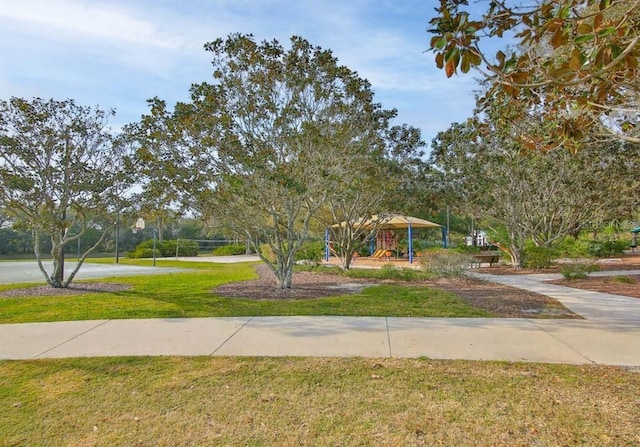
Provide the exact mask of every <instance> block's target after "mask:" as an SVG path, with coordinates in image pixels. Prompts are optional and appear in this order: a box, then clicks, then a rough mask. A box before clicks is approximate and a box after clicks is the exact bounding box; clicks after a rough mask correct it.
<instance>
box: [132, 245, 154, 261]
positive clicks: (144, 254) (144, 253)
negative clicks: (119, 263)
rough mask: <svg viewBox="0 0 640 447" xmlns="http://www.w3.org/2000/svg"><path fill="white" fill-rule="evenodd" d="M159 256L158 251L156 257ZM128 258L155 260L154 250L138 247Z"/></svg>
mask: <svg viewBox="0 0 640 447" xmlns="http://www.w3.org/2000/svg"><path fill="white" fill-rule="evenodd" d="M157 255H158V250H157V249H156V256H157ZM127 258H133V259H139V258H153V248H146V247H140V246H138V247H136V249H135V250H134V251H130V252H128V253H127Z"/></svg>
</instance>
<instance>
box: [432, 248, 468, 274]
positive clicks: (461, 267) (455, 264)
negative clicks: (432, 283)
mask: <svg viewBox="0 0 640 447" xmlns="http://www.w3.org/2000/svg"><path fill="white" fill-rule="evenodd" d="M471 260H472V256H471V255H469V254H466V253H458V252H456V251H452V250H441V251H438V252H433V253H431V254H430V255H429V256H428V257H426V258H424V259H422V261H421V262H422V268H423V270H424V271H426V272H427V273H429V274H431V275H433V276H435V277H437V278H460V277H463V276H464V275H465V274H466V272H467V270H468V269H469V266H470V265H471Z"/></svg>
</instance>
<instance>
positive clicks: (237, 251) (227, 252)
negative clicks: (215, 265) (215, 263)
mask: <svg viewBox="0 0 640 447" xmlns="http://www.w3.org/2000/svg"><path fill="white" fill-rule="evenodd" d="M246 252H247V247H246V245H244V244H229V245H223V246H222V247H217V248H216V249H214V250H213V255H214V256H234V255H243V254H245V253H246Z"/></svg>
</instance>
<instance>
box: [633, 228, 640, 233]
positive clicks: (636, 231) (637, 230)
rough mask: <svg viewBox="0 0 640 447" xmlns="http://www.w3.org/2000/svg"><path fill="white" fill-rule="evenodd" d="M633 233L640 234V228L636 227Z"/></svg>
mask: <svg viewBox="0 0 640 447" xmlns="http://www.w3.org/2000/svg"><path fill="white" fill-rule="evenodd" d="M631 232H632V233H640V227H636V228H634V229H633V230H631Z"/></svg>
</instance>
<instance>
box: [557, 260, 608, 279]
mask: <svg viewBox="0 0 640 447" xmlns="http://www.w3.org/2000/svg"><path fill="white" fill-rule="evenodd" d="M598 270H600V267H599V266H598V264H595V263H593V262H572V263H570V264H565V265H563V266H562V267H561V268H560V273H562V276H564V277H565V279H569V280H572V279H584V278H586V277H587V276H589V273H591V272H597V271H598Z"/></svg>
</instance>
